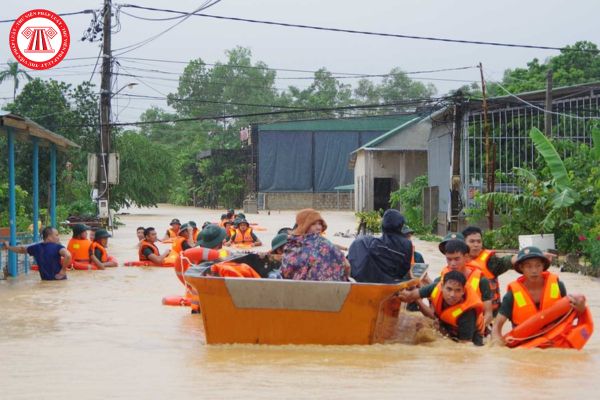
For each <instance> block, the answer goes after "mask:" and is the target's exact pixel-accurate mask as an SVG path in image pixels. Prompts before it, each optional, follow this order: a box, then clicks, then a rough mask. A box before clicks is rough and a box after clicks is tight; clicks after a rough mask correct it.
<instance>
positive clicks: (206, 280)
mask: <svg viewBox="0 0 600 400" xmlns="http://www.w3.org/2000/svg"><path fill="white" fill-rule="evenodd" d="M185 278H186V280H187V282H189V283H190V284H191V285H192V286H193V287H194V288H195V289H196V291H197V292H198V295H199V298H200V308H201V311H202V319H203V320H204V330H205V333H206V342H207V343H208V344H222V343H257V344H324V345H325V344H328V345H352V344H373V343H382V342H385V341H386V339H389V338H390V337H391V336H392V334H393V333H394V330H393V329H390V327H393V326H395V323H396V322H397V321H398V315H399V311H400V301H399V300H398V297H396V296H394V294H395V293H396V292H397V291H398V290H401V289H404V288H407V287H412V286H415V285H416V284H418V283H419V279H418V278H415V279H412V280H410V281H407V282H402V283H398V284H389V285H388V284H369V283H351V282H317V281H294V280H284V279H245V278H220V277H210V276H203V274H202V272H201V269H199V268H196V267H192V268H190V269H188V271H187V272H186V274H185Z"/></svg>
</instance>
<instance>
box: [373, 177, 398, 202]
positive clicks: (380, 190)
mask: <svg viewBox="0 0 600 400" xmlns="http://www.w3.org/2000/svg"><path fill="white" fill-rule="evenodd" d="M392 183H393V182H392V178H375V180H374V182H373V209H374V210H379V209H380V208H381V209H382V210H387V209H388V208H390V194H391V193H392Z"/></svg>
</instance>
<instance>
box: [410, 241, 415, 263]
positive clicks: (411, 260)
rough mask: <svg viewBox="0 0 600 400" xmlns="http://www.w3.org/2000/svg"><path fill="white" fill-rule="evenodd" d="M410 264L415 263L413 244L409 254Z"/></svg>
mask: <svg viewBox="0 0 600 400" xmlns="http://www.w3.org/2000/svg"><path fill="white" fill-rule="evenodd" d="M410 265H415V245H414V244H413V245H412V255H411V256H410Z"/></svg>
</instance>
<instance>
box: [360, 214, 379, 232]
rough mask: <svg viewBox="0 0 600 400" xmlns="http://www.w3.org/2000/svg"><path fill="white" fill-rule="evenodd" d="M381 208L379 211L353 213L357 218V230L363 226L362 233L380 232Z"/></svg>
mask: <svg viewBox="0 0 600 400" xmlns="http://www.w3.org/2000/svg"><path fill="white" fill-rule="evenodd" d="M382 214H383V210H379V211H359V212H357V213H356V214H355V215H356V217H357V218H358V219H359V225H358V229H357V230H358V231H359V232H360V231H361V228H362V227H364V229H366V232H364V233H380V232H381V215H382Z"/></svg>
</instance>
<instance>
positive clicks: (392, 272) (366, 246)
mask: <svg viewBox="0 0 600 400" xmlns="http://www.w3.org/2000/svg"><path fill="white" fill-rule="evenodd" d="M404 223H405V219H404V216H403V215H402V214H401V213H400V211H398V210H394V209H389V210H386V212H385V213H384V214H383V218H382V220H381V231H382V232H383V234H382V236H381V237H380V238H376V237H373V236H359V237H358V238H357V239H356V240H355V241H354V242H352V244H351V245H350V249H349V251H348V260H349V261H350V265H351V266H352V277H353V278H354V279H356V280H357V281H358V282H371V283H394V282H398V281H401V280H405V279H407V278H408V277H407V275H408V271H409V270H410V265H411V259H412V254H413V246H412V243H411V242H410V240H408V239H407V238H406V237H405V236H404V235H403V233H402V228H403V227H404Z"/></svg>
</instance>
